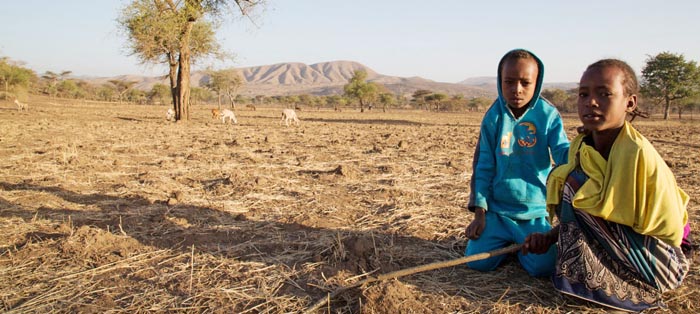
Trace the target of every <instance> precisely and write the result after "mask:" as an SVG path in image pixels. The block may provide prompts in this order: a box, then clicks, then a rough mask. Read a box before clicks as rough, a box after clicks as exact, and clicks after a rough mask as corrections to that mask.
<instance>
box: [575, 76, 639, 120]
mask: <svg viewBox="0 0 700 314" xmlns="http://www.w3.org/2000/svg"><path fill="white" fill-rule="evenodd" d="M624 77H625V76H624V72H622V70H620V69H619V68H617V67H614V66H608V67H594V68H591V69H588V70H586V72H584V73H583V76H582V77H581V82H580V83H579V90H578V116H579V119H581V122H583V126H584V127H585V128H586V129H587V130H590V131H593V132H600V131H605V130H610V129H618V128H621V127H622V125H623V124H624V123H625V118H626V116H627V112H632V110H634V108H636V107H637V96H636V95H625V88H624V86H623V85H622V82H623V80H624Z"/></svg>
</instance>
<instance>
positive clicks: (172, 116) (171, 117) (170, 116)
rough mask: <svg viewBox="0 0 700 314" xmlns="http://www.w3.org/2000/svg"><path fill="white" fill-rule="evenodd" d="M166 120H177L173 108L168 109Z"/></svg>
mask: <svg viewBox="0 0 700 314" xmlns="http://www.w3.org/2000/svg"><path fill="white" fill-rule="evenodd" d="M165 120H168V121H172V120H175V110H173V108H170V109H168V112H166V113H165Z"/></svg>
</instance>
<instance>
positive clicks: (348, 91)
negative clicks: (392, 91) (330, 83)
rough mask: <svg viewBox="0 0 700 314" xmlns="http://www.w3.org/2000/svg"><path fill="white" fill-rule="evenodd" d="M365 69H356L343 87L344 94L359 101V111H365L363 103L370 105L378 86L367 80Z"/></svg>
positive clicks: (375, 95) (375, 96)
mask: <svg viewBox="0 0 700 314" xmlns="http://www.w3.org/2000/svg"><path fill="white" fill-rule="evenodd" d="M366 79H367V71H365V70H356V71H355V72H354V73H353V75H352V77H351V78H350V82H348V84H346V85H345V86H344V87H343V90H344V91H345V95H346V96H347V97H350V98H355V99H357V100H358V101H359V102H360V112H365V105H369V106H371V103H372V101H373V100H374V99H375V98H377V93H378V91H379V86H378V85H377V84H376V83H373V82H367V81H366Z"/></svg>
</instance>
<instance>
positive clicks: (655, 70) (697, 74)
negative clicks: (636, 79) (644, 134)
mask: <svg viewBox="0 0 700 314" xmlns="http://www.w3.org/2000/svg"><path fill="white" fill-rule="evenodd" d="M642 78H643V80H642V94H643V95H644V96H647V97H649V98H651V99H654V100H656V101H657V102H659V103H663V104H664V120H668V116H669V113H670V108H671V104H672V103H676V104H678V105H682V100H683V99H686V98H689V97H692V96H693V95H695V94H697V92H698V87H699V85H700V70H698V67H697V65H696V64H695V61H685V57H683V55H682V54H673V53H670V52H662V53H659V54H658V55H656V56H654V57H649V59H647V63H646V66H644V69H642ZM679 110H680V108H679Z"/></svg>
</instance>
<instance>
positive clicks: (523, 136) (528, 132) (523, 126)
mask: <svg viewBox="0 0 700 314" xmlns="http://www.w3.org/2000/svg"><path fill="white" fill-rule="evenodd" d="M515 136H516V138H517V139H518V141H517V142H518V145H520V147H533V146H535V144H537V128H536V127H535V125H534V124H533V123H531V122H520V123H518V126H517V127H516V128H515Z"/></svg>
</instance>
